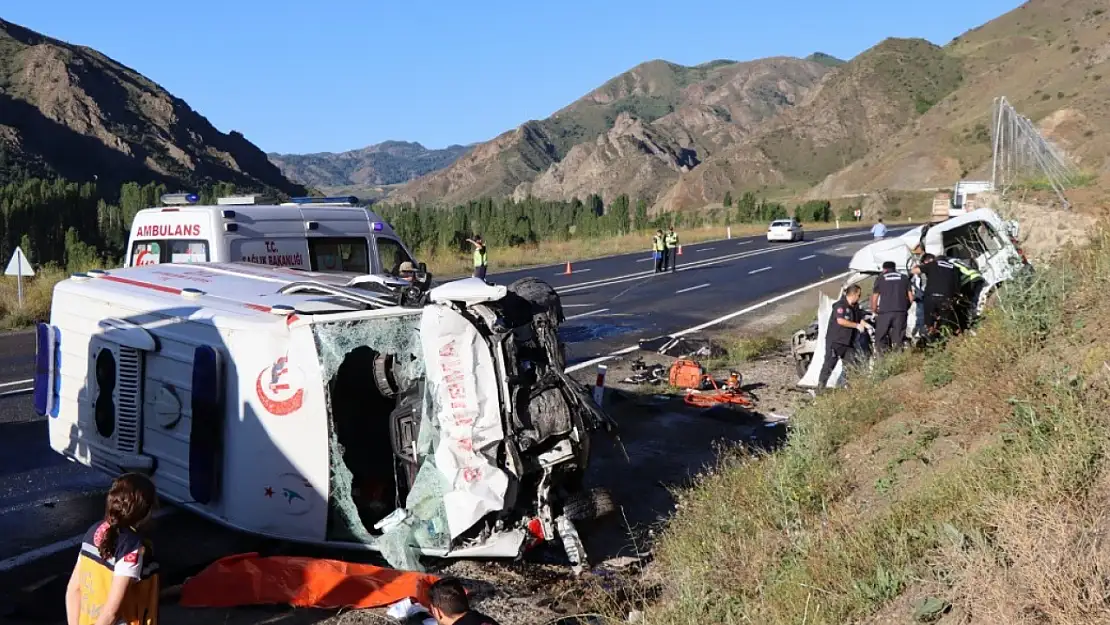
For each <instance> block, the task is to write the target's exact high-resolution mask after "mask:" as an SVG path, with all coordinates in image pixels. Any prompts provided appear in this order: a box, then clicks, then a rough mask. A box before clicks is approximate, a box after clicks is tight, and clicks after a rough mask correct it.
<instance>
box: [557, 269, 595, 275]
mask: <svg viewBox="0 0 1110 625" xmlns="http://www.w3.org/2000/svg"><path fill="white" fill-rule="evenodd" d="M587 271H589V269H573V270H571V272H570V274H574V273H586V272H587ZM570 274H568V273H566V272H563V273H557V274H555V275H557V276H568V275H570Z"/></svg>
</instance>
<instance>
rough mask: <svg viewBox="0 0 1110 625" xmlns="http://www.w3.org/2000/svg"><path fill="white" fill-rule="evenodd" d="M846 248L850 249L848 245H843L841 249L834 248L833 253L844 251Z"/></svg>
mask: <svg viewBox="0 0 1110 625" xmlns="http://www.w3.org/2000/svg"><path fill="white" fill-rule="evenodd" d="M846 247H848V246H847V245H841V246H840V247H836V248H833V251H834V252H839V251H840V250H842V249H844V248H846Z"/></svg>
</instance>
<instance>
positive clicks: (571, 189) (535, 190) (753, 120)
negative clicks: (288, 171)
mask: <svg viewBox="0 0 1110 625" xmlns="http://www.w3.org/2000/svg"><path fill="white" fill-rule="evenodd" d="M828 71H829V68H828V67H827V66H825V65H823V64H821V63H817V62H814V61H806V60H803V59H794V58H773V59H763V60H759V61H749V62H743V63H738V62H735V61H728V60H719V61H712V62H709V63H705V64H702V65H698V66H694V67H687V66H682V65H676V64H674V63H668V62H666V61H660V60H656V61H650V62H648V63H644V64H641V65H639V66H637V67H635V68H633V69H631V70H629V71H627V72H625V73H623V74H621V75H619V76H617V77H615V78H613V79H611V80H609V81H608V82H606V83H605V84H604V85H602V86H600V87H598V88H597V89H595V90H593V91H591V92H590V93H588V94H586V95H585V96H583V97H582V98H580V99H578V100H576V101H575V102H573V103H571V104H570V105H568V106H566V107H565V108H563V109H561V110H559V111H557V112H555V113H554V114H553V115H552V116H551V117H548V118H547V119H544V120H538V121H537V120H533V121H529V122H526V123H525V124H523V125H521V126H520V127H518V128H516V129H514V130H510V131H508V132H506V133H504V134H502V135H500V136H498V137H496V138H494V139H493V140H491V141H487V142H485V143H482V144H479V145H477V146H475V148H474V149H473V150H472V151H471V152H469V153H468V154H466V155H465V156H463V157H461V158H460V159H459V160H457V161H455V163H454V164H452V165H451V166H450V167H448V168H447V169H445V170H443V171H440V172H436V173H433V174H430V175H428V176H424V177H422V178H420V179H418V180H415V181H413V182H411V183H409V184H407V185H405V186H403V187H401V188H400V189H399V190H398V191H397V192H395V193H394V194H393V195H391V199H392V200H394V201H421V202H442V203H445V204H446V203H453V202H459V201H465V200H468V199H473V198H476V197H482V196H494V197H496V196H503V195H509V194H513V193H516V194H517V195H518V196H520V195H522V194H528V193H532V194H535V195H537V196H546V197H569V194H574V193H578V192H579V191H581V190H583V189H587V188H591V187H595V188H594V191H596V192H599V193H603V194H605V195H606V196H608V195H609V194H610V193H611V192H615V191H618V190H619V191H620V192H635V193H640V192H643V193H647V194H649V195H650V194H651V193H654V192H657V190H658V188H660V187H662V186H665V183H666V182H668V181H674V180H676V179H677V177H678V175H679V174H680V173H681V172H682V167H692V166H695V165H696V163H697V162H700V161H701V160H703V159H705V158H706V157H707V156H708V155H710V154H712V153H713V152H715V151H717V150H720V149H722V148H723V147H725V146H727V145H730V144H732V143H734V142H736V141H739V140H741V139H743V138H744V137H746V136H747V135H748V134H749V133H750V132H752V131H753V130H754V129H755V128H756V127H758V126H759V125H760V124H762V123H763V122H764V121H766V120H768V119H770V118H773V117H774V116H775V115H777V114H778V113H779V112H780V111H782V110H783V109H785V108H788V107H790V106H793V105H794V104H795V103H797V102H799V101H801V100H802V98H803V97H804V96H805V94H806V93H808V91H809V90H810V89H812V88H813V87H814V86H815V85H816V84H817V82H818V81H819V80H820V79H821V77H822V76H824V75H825V73H827V72H828ZM618 120H621V121H620V124H619V126H618ZM614 131H615V132H614ZM660 159H661V160H660ZM617 161H619V162H620V164H619V165H614V164H615V163H616V162H617ZM657 161H658V162H657ZM557 163H558V164H559V167H557V168H553V167H552V166H553V165H555V164H557ZM613 166H616V167H617V168H618V169H619V171H608V170H609V169H610V168H611V167H613ZM637 172H639V173H637ZM653 172H655V173H658V174H660V175H662V176H664V178H663V179H658V180H653V179H652V177H653V176H654V173H653ZM598 176H601V177H602V178H598ZM595 181H596V182H595ZM625 181H629V182H634V181H639V182H638V183H636V184H634V185H633V186H632V187H625V186H624V185H625ZM596 185H601V186H596ZM641 186H642V187H643V188H642V189H641V188H639V187H641ZM594 191H591V192H594Z"/></svg>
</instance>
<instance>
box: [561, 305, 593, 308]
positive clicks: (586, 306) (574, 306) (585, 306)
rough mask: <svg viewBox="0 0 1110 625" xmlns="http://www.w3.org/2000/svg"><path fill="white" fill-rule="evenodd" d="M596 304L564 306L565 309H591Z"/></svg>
mask: <svg viewBox="0 0 1110 625" xmlns="http://www.w3.org/2000/svg"><path fill="white" fill-rule="evenodd" d="M594 305H595V304H563V308H589V307H590V306H594Z"/></svg>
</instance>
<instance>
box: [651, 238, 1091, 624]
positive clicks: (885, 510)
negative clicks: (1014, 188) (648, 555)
mask: <svg viewBox="0 0 1110 625" xmlns="http://www.w3.org/2000/svg"><path fill="white" fill-rule="evenodd" d="M1095 240H1096V243H1095V244H1094V245H1093V246H1092V247H1091V248H1090V249H1088V250H1084V251H1080V252H1074V253H1070V254H1069V255H1068V256H1066V257H1065V258H1064V259H1063V260H1062V261H1061V262H1059V263H1057V264H1055V265H1054V266H1052V267H1042V268H1040V269H1039V271H1038V272H1037V274H1036V275H1035V276H1034V277H1032V278H1031V279H1030V280H1028V281H1026V282H1021V283H1014V284H1013V285H1012V286H1011V288H1010V289H1009V291H1008V292H1007V294H1006V296H1005V297H1004V298H1003V300H1002V303H1001V306H1000V307H999V308H998V309H995V310H992V311H991V312H990V314H989V315H988V318H987V320H986V321H985V323H984V324H983V326H982V327H981V329H980V330H979V332H978V335H977V336H975V337H965V338H962V339H957V340H955V341H953V342H952V343H951V344H950V345H949V347H948V348H947V349H944V350H938V351H935V352H933V353H930V354H926V355H921V354H914V355H910V354H906V355H901V356H898V357H892V358H890V359H887V360H886V361H884V362H882V363H880V364H879V366H877V369H876V371H877V373H876V375H875V376H874V377H873V378H872V379H866V378H863V377H862V376H860V377H857V378H856V379H857V380H858V382H857V383H855V384H854V388H853V390H852V391H851V392H838V393H835V394H833V395H831V396H829V397H826V398H821V399H820V400H817V401H816V402H814V403H813V404H812V405H811V406H809V407H807V408H805V409H803V410H801V411H799V413H798V414H797V415H796V417H795V419H794V423H793V432H792V436H791V439H790V441H789V443H788V445H787V446H786V447H785V449H783V450H782V451H780V452H778V453H775V454H772V455H768V456H766V457H762V458H757V457H750V456H745V455H744V454H742V453H739V452H737V453H735V454H732V455H730V456H728V457H727V458H725V459H724V460H723V461H722V463H721V465H720V466H719V467H718V468H717V470H715V471H713V472H712V473H711V475H709V476H708V477H706V478H705V479H704V480H702V481H701V482H700V483H699V484H697V485H696V486H695V487H694V488H693V489H692V490H690V491H688V492H686V493H684V494H683V495H682V502H681V506H680V510H679V512H678V513H677V515H676V517H675V518H674V520H673V521H672V522H671V524H670V525H669V526H668V528H667V529H666V531H665V533H664V535H663V537H662V540H661V542H660V544H659V548H658V564H659V565H660V566H661V568H662V571H661V573H662V574H661V578H662V579H664V580H666V581H665V584H666V586H667V588H666V592H665V599H664V600H663V601H662V602H661V603H660V604H658V605H657V606H655V607H654V608H653V609H651V610H649V611H648V613H647V615H646V616H647V618H646V622H648V623H667V624H670V623H699V624H700V623H740V622H749V623H766V624H774V623H791V624H793V623H846V622H853V621H860V620H867V619H869V618H874V622H912V618H911V617H912V612H913V611H914V609H915V607H917V604H918V602H919V601H922V600H924V599H926V598H929V597H932V598H934V599H939V603H940V605H944V604H945V603H950V604H952V605H953V615H952V616H950V617H946V618H945V620H944V621H942V622H953V623H954V622H976V623H979V622H981V623H1034V622H1035V623H1080V622H1095V621H1099V620H1100V619H1101V620H1105V619H1106V618H1107V617H1108V616H1110V608H1108V607H1107V605H1106V603H1105V601H1104V600H1103V599H1102V598H1103V597H1106V596H1107V595H1108V594H1110V593H1108V591H1110V583H1108V582H1107V581H1106V580H1107V579H1108V578H1107V573H1108V572H1110V558H1108V557H1107V555H1106V553H1107V551H1106V545H1105V544H1104V541H1105V532H1106V530H1107V529H1108V527H1110V524H1108V523H1107V517H1106V514H1105V512H1104V511H1105V508H1106V503H1107V501H1108V500H1110V462H1108V459H1107V454H1106V452H1107V450H1108V448H1110V429H1108V428H1107V426H1108V425H1110V421H1108V417H1107V416H1106V412H1105V402H1106V401H1107V399H1108V398H1110V367H1108V366H1107V365H1106V359H1107V358H1108V357H1110V339H1108V338H1107V337H1106V334H1105V332H1106V331H1107V329H1110V317H1108V316H1107V315H1106V313H1105V312H1104V310H1105V306H1104V304H1103V299H1104V298H1103V295H1102V294H1103V293H1104V292H1105V290H1106V288H1107V285H1108V283H1110V237H1108V236H1106V235H1102V236H1101V237H1096V239H1095ZM949 619H951V620H949Z"/></svg>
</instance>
